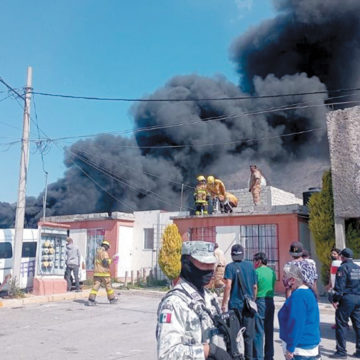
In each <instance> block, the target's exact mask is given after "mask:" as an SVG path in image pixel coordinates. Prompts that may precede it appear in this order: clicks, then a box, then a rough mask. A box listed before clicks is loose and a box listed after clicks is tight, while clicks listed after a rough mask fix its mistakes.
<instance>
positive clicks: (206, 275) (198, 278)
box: [180, 258, 214, 294]
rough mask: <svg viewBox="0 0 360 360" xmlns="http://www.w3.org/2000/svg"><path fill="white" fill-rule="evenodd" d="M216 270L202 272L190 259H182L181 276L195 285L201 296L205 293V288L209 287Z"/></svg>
mask: <svg viewBox="0 0 360 360" xmlns="http://www.w3.org/2000/svg"><path fill="white" fill-rule="evenodd" d="M213 274H214V270H200V269H199V268H197V267H196V266H195V265H194V264H193V263H192V262H191V260H190V258H183V259H181V273H180V276H181V277H182V278H183V279H185V280H186V281H188V282H189V283H190V284H192V285H194V286H195V287H196V289H197V290H199V292H200V293H201V294H203V293H204V286H205V285H207V284H208V283H209V282H210V280H211V278H212V276H213Z"/></svg>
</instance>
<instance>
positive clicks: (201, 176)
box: [196, 175, 206, 181]
mask: <svg viewBox="0 0 360 360" xmlns="http://www.w3.org/2000/svg"><path fill="white" fill-rule="evenodd" d="M196 180H197V181H206V179H205V176H203V175H199V176H198V177H197V178H196Z"/></svg>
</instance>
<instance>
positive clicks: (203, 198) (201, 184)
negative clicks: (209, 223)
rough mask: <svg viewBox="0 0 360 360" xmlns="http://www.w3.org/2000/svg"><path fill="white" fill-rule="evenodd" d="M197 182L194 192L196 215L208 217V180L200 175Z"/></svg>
mask: <svg viewBox="0 0 360 360" xmlns="http://www.w3.org/2000/svg"><path fill="white" fill-rule="evenodd" d="M196 180H197V181H198V184H197V185H196V188H195V192H194V200H195V207H196V209H195V214H196V215H201V214H204V215H207V214H208V200H209V195H208V192H207V189H206V179H205V177H204V176H203V175H199V176H198V177H197V178H196Z"/></svg>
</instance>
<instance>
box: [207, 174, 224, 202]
mask: <svg viewBox="0 0 360 360" xmlns="http://www.w3.org/2000/svg"><path fill="white" fill-rule="evenodd" d="M207 191H208V193H209V194H210V195H211V197H213V198H214V197H219V196H222V198H223V199H224V198H225V196H226V195H225V191H226V190H225V185H224V183H223V182H222V181H221V180H219V179H215V181H214V183H213V184H207Z"/></svg>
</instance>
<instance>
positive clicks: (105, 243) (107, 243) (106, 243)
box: [101, 240, 110, 247]
mask: <svg viewBox="0 0 360 360" xmlns="http://www.w3.org/2000/svg"><path fill="white" fill-rule="evenodd" d="M104 245H106V246H108V247H110V243H109V242H108V241H107V240H104V241H103V242H102V243H101V246H104Z"/></svg>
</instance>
